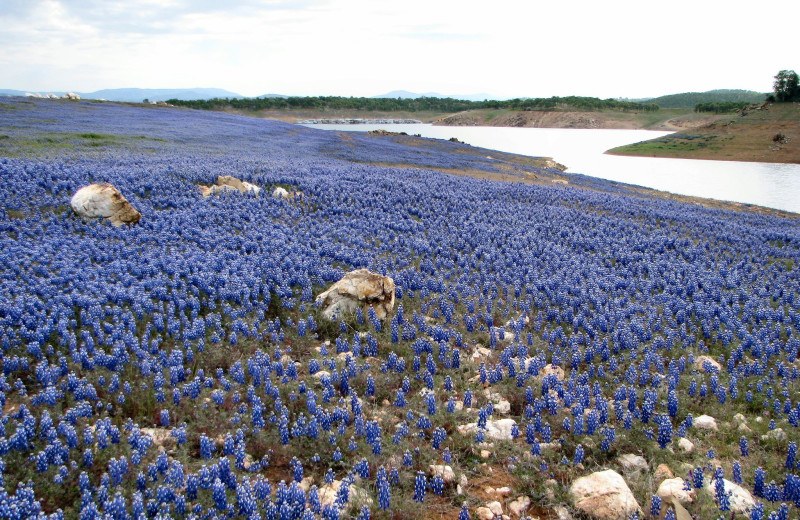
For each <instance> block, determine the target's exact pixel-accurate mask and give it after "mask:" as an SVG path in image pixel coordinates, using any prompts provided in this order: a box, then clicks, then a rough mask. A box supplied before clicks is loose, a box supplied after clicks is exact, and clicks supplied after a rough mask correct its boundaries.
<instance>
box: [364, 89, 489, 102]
mask: <svg viewBox="0 0 800 520" xmlns="http://www.w3.org/2000/svg"><path fill="white" fill-rule="evenodd" d="M372 97H373V98H389V99H397V98H400V99H417V98H421V97H430V98H451V99H462V100H466V101H485V100H487V99H497V98H496V97H495V96H492V95H489V94H439V93H438V92H424V93H422V94H419V93H417V92H409V91H408V90H393V91H391V92H387V93H386V94H381V95H379V96H372Z"/></svg>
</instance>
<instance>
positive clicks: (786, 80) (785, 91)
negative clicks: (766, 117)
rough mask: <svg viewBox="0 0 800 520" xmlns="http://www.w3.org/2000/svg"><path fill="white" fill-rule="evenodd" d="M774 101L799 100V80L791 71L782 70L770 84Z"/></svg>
mask: <svg viewBox="0 0 800 520" xmlns="http://www.w3.org/2000/svg"><path fill="white" fill-rule="evenodd" d="M772 88H773V89H774V90H775V99H777V100H778V101H794V100H796V99H800V78H798V76H797V73H796V72H795V71H793V70H782V71H780V72H778V74H777V75H776V76H775V83H773V84H772Z"/></svg>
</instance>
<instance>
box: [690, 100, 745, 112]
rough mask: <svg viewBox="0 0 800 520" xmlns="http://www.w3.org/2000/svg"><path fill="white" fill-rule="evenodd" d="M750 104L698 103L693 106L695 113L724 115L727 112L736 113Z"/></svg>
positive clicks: (731, 102)
mask: <svg viewBox="0 0 800 520" xmlns="http://www.w3.org/2000/svg"><path fill="white" fill-rule="evenodd" d="M750 105H751V103H748V102H746V101H738V102H737V101H725V102H722V103H698V104H696V105H695V106H694V111H695V112H713V113H715V114H725V113H728V112H736V111H738V110H742V109H743V108H745V107H748V106H750Z"/></svg>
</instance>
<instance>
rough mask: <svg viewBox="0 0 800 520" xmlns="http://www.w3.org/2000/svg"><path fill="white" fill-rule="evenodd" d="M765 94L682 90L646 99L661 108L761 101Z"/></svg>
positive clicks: (726, 90)
mask: <svg viewBox="0 0 800 520" xmlns="http://www.w3.org/2000/svg"><path fill="white" fill-rule="evenodd" d="M766 96H767V95H766V94H762V93H761V92H754V91H752V90H738V89H717V90H709V91H708V92H684V93H682V94H670V95H668V96H661V97H657V98H653V99H650V100H648V103H654V104H656V105H658V106H659V107H661V108H694V106H695V105H697V104H698V103H725V102H745V103H761V102H762V101H764V98H766Z"/></svg>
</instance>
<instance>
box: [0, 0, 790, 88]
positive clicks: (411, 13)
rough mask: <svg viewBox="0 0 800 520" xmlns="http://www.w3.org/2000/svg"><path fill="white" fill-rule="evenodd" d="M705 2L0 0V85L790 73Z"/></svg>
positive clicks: (766, 35)
mask: <svg viewBox="0 0 800 520" xmlns="http://www.w3.org/2000/svg"><path fill="white" fill-rule="evenodd" d="M779 3H780V0H779ZM715 4H716V2H709V3H708V4H706V3H703V2H700V3H697V2H690V1H688V0H675V2H674V4H670V6H669V7H667V6H662V7H652V8H651V9H650V10H649V11H648V10H647V9H644V8H643V7H642V5H641V3H639V2H633V1H628V0H625V1H617V2H613V1H612V2H606V3H598V2H589V1H581V0H576V2H574V3H570V4H569V5H568V6H565V5H562V4H558V3H556V2H549V3H540V2H529V3H520V2H514V1H511V0H495V2H493V3H492V4H491V5H487V4H486V3H485V2H484V3H480V4H479V3H478V2H473V1H470V0H462V1H460V2H456V1H452V0H442V1H435V2H434V1H430V0H406V1H404V2H403V3H397V2H391V3H387V2H375V1H367V0H326V1H310V0H309V1H304V0H294V1H277V0H273V1H268V0H262V1H258V0H242V1H235V2H233V1H232V2H219V1H217V0H196V1H189V0H173V1H169V0H144V1H137V2H130V1H128V2H120V1H116V0H32V1H30V0H0V16H1V17H2V19H3V21H4V29H3V31H0V70H3V76H2V81H3V82H4V83H7V84H4V85H0V86H3V87H7V88H19V89H36V90H46V89H52V90H69V89H71V90H83V91H91V90H97V89H100V88H113V87H131V86H138V87H162V88H170V87H188V86H215V87H221V88H227V89H229V90H233V91H236V92H240V93H242V94H245V95H258V94H263V93H265V92H281V93H289V94H335V95H372V94H375V93H379V92H386V91H390V90H395V89H399V88H400V89H408V90H414V91H419V92H425V91H438V92H443V93H452V92H461V93H470V92H490V93H492V94H495V95H501V96H547V95H570V94H577V95H595V96H598V97H611V96H630V97H637V96H644V95H658V94H662V93H670V92H679V91H685V90H703V89H705V90H708V89H710V88H756V89H763V90H768V89H769V88H770V84H771V77H772V75H774V73H775V72H777V70H780V69H784V68H800V67H798V64H797V63H796V57H795V56H794V55H793V54H792V53H791V51H790V50H789V49H792V48H793V43H792V42H791V38H792V37H791V35H789V33H788V32H787V33H786V34H785V35H784V34H783V33H781V32H780V31H778V32H776V31H773V30H771V29H769V28H768V27H767V26H766V25H765V26H764V27H762V26H760V25H758V24H756V25H750V26H748V35H749V37H748V38H732V37H730V36H728V35H726V34H724V31H722V30H721V29H720V27H722V26H724V27H736V25H737V23H739V24H741V23H743V22H741V21H740V20H739V15H738V14H736V13H734V12H732V11H731V10H729V9H723V10H719V9H718V7H719V5H715ZM778 7H780V6H778ZM655 9H658V11H656V10H655ZM784 12H785V13H788V14H787V16H789V14H790V13H792V12H793V13H795V14H797V12H798V8H797V7H794V4H791V5H789V4H788V3H787V6H785V9H784ZM686 13H691V15H687V14H686ZM709 21H711V22H709ZM772 69H774V71H773V70H772ZM758 85H763V86H761V87H759V86H758Z"/></svg>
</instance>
